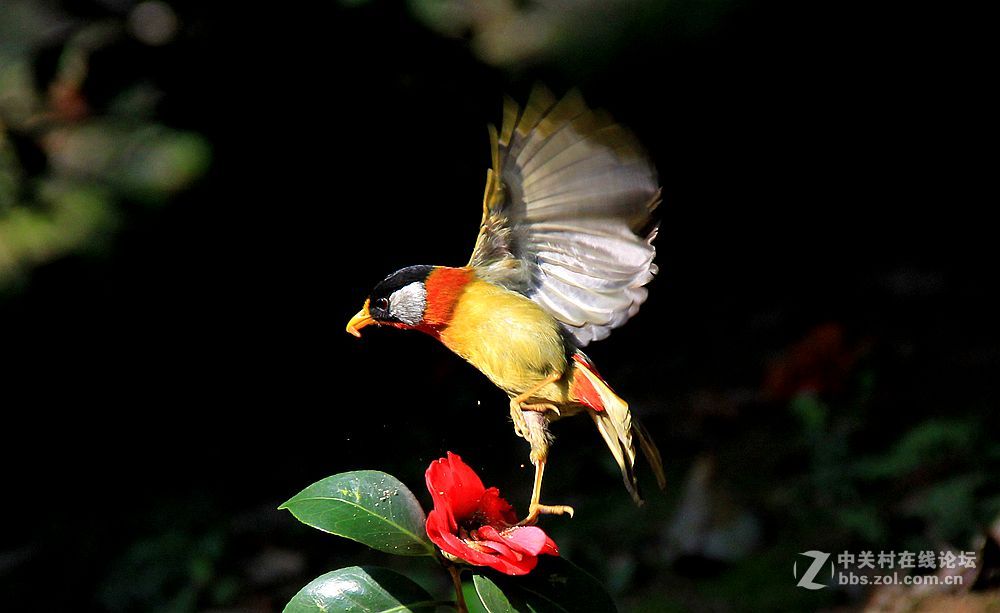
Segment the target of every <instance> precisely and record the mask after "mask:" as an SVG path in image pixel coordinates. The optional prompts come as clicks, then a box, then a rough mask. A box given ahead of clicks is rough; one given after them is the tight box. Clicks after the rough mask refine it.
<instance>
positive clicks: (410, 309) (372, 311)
mask: <svg viewBox="0 0 1000 613" xmlns="http://www.w3.org/2000/svg"><path fill="white" fill-rule="evenodd" d="M432 270H434V267H433V266H423V265H421V266H408V267H406V268H402V269H400V270H397V271H396V272H394V273H392V274H391V275H389V276H388V277H386V278H385V279H383V280H382V282H381V283H379V284H378V285H376V286H375V289H373V290H372V293H371V295H370V296H369V297H368V300H366V301H365V305H364V307H363V308H362V309H361V310H360V311H359V312H358V314H357V315H355V316H354V317H353V318H352V319H351V321H350V322H349V323H348V324H347V331H348V332H350V333H351V334H353V335H355V336H361V333H360V332H359V331H360V330H361V328H364V327H365V326H370V325H372V324H384V325H391V326H397V327H400V328H412V327H415V326H418V325H419V324H420V323H421V322H422V321H423V318H424V310H425V309H426V308H427V289H426V287H425V286H424V282H425V281H426V280H427V276H428V275H429V274H430V273H431V271H432Z"/></svg>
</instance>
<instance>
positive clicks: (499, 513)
mask: <svg viewBox="0 0 1000 613" xmlns="http://www.w3.org/2000/svg"><path fill="white" fill-rule="evenodd" d="M479 511H480V512H482V514H483V517H485V518H486V523H488V524H490V525H491V526H510V525H512V524H516V523H517V513H515V512H514V507H512V506H510V503H509V502H507V501H506V500H504V499H503V498H501V497H500V490H498V489H497V488H495V487H491V488H489V489H488V490H486V491H485V492H483V495H482V497H481V498H480V499H479Z"/></svg>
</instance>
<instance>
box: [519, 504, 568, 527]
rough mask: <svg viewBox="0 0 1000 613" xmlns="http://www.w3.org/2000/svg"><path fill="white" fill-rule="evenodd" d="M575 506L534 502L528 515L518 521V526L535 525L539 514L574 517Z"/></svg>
mask: <svg viewBox="0 0 1000 613" xmlns="http://www.w3.org/2000/svg"><path fill="white" fill-rule="evenodd" d="M574 512H575V511H573V507H571V506H568V505H565V504H556V505H548V504H533V505H531V508H529V509H528V516H527V517H525V518H524V519H522V520H521V521H519V522H517V525H518V526H533V525H535V524H536V523H537V522H538V516H539V515H569V516H570V517H573V513H574Z"/></svg>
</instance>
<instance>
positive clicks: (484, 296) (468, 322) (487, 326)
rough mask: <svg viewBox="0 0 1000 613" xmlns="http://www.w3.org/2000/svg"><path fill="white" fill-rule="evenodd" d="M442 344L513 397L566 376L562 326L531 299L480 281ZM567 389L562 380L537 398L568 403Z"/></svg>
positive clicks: (471, 286) (467, 292)
mask: <svg viewBox="0 0 1000 613" xmlns="http://www.w3.org/2000/svg"><path fill="white" fill-rule="evenodd" d="M441 342H443V343H444V344H445V346H447V347H448V348H449V349H451V350H452V351H454V352H455V353H457V354H458V355H460V356H462V357H463V358H465V359H466V360H468V361H469V362H470V363H471V364H472V365H473V366H475V367H476V368H478V369H479V370H480V371H482V372H483V374H485V375H486V376H487V377H489V378H490V380H491V381H493V383H494V384H496V386H497V387H499V388H501V389H502V390H504V391H505V392H507V393H508V394H509V395H510V396H515V395H517V394H519V393H521V392H523V391H525V390H528V389H531V388H532V387H534V386H536V385H537V384H538V383H540V382H541V381H542V380H543V379H545V378H546V377H547V376H549V375H550V374H552V373H559V374H563V373H565V372H566V351H565V347H564V345H563V340H562V335H561V332H560V329H559V323H558V322H556V320H555V319H553V318H552V316H551V315H549V314H548V313H546V312H545V311H544V310H542V308H541V307H539V306H538V305H537V304H535V303H534V302H532V301H531V300H530V299H528V298H525V297H524V296H522V295H521V294H518V293H516V292H512V291H510V290H507V289H504V288H502V287H499V286H497V285H493V284H492V283H488V282H486V281H482V280H480V279H473V280H472V281H471V282H469V283H468V284H467V285H466V286H465V288H464V289H463V293H462V295H461V297H460V298H459V299H458V301H457V302H456V304H455V310H454V312H453V314H452V318H451V322H450V323H449V325H448V327H447V328H445V329H443V330H442V331H441ZM566 387H567V382H566V381H565V380H561V381H558V382H557V383H555V384H552V385H548V386H546V387H545V388H543V389H541V390H539V392H538V393H537V394H535V395H534V397H536V398H544V399H546V400H550V401H553V402H565V401H566Z"/></svg>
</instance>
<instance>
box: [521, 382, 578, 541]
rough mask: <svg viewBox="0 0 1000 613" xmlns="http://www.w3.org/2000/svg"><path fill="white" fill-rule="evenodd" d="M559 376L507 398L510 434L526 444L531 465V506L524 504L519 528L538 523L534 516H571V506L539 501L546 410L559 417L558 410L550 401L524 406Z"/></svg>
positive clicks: (546, 443) (546, 452)
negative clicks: (532, 471)
mask: <svg viewBox="0 0 1000 613" xmlns="http://www.w3.org/2000/svg"><path fill="white" fill-rule="evenodd" d="M561 377H562V375H561V374H560V373H552V374H550V375H549V376H547V377H545V378H544V379H542V380H541V381H540V382H539V383H538V384H537V385H535V386H532V387H531V389H528V390H525V391H524V392H522V393H520V394H518V395H517V396H515V397H513V398H511V399H510V416H511V419H513V420H514V432H516V433H517V435H518V436H520V437H521V438H523V439H525V440H527V441H528V443H529V444H530V445H531V463H532V464H534V465H535V484H534V487H532V489H531V503H530V504H529V505H528V516H527V517H525V518H524V520H523V521H521V522H519V523H518V525H519V526H529V525H532V524H534V523H535V522H537V521H538V516H539V515H542V514H546V515H562V514H564V513H565V514H568V515H569V516H570V517H573V507H570V506H566V505H547V504H541V503H540V502H539V499H540V498H541V495H542V477H543V475H544V474H545V461H546V458H548V455H549V443H550V442H551V437H550V435H549V432H548V429H547V428H546V424H547V423H548V420H547V419H546V417H545V412H546V411H552V412H554V413H555V414H556V415H561V413H560V412H559V407H557V406H556V405H555V404H553V403H551V402H538V403H528V402H527V401H528V400H529V399H530V398H531V397H532V396H534V395H535V394H537V393H538V392H539V391H540V390H541V389H542V388H543V387H545V386H546V385H549V384H551V383H555V382H556V381H558V380H559V379H560V378H561Z"/></svg>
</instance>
